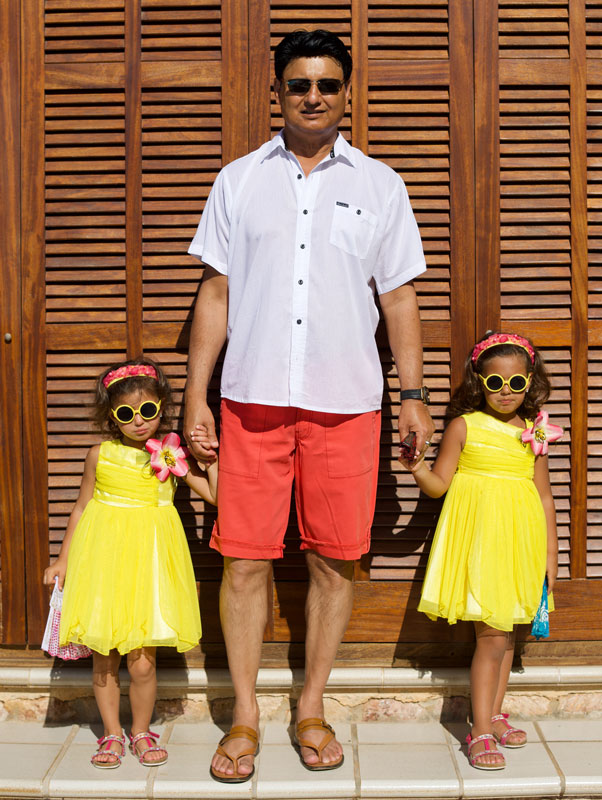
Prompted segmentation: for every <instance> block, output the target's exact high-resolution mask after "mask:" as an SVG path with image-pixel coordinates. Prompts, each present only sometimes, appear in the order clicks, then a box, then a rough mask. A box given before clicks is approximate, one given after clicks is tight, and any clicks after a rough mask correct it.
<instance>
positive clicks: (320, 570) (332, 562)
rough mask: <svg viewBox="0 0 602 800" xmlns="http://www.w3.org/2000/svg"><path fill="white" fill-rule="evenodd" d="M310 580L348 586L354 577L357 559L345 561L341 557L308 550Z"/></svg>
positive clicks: (328, 584) (333, 585) (334, 585)
mask: <svg viewBox="0 0 602 800" xmlns="http://www.w3.org/2000/svg"><path fill="white" fill-rule="evenodd" d="M305 558H306V561H307V568H308V570H309V577H310V580H311V581H313V582H315V583H319V584H323V585H326V586H331V587H332V588H336V587H339V586H346V585H347V584H348V583H350V582H351V581H352V579H353V565H354V564H355V561H344V560H342V559H339V558H328V557H327V556H321V555H320V554H319V553H316V552H315V550H307V551H306V553H305Z"/></svg>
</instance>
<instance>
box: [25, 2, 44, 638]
mask: <svg viewBox="0 0 602 800" xmlns="http://www.w3.org/2000/svg"><path fill="white" fill-rule="evenodd" d="M21 9H22V14H23V19H26V20H28V23H27V24H26V25H24V26H22V31H21V35H22V41H23V53H24V54H25V57H24V58H23V60H22V97H23V100H24V102H23V108H22V114H21V126H22V128H21V130H22V134H21V135H22V164H21V186H22V197H21V203H22V205H21V208H22V216H21V241H22V248H23V249H22V253H21V274H22V294H23V301H22V302H23V328H24V331H25V332H27V343H26V344H25V342H24V347H23V353H22V356H23V382H24V384H23V385H24V387H27V389H26V391H24V392H23V457H24V467H25V487H24V504H23V518H24V523H25V564H26V590H27V641H28V642H29V643H30V644H38V643H39V642H41V640H42V637H43V635H44V627H45V619H46V614H47V609H48V589H47V588H46V587H45V586H43V585H42V582H41V576H42V572H43V570H44V569H45V567H46V566H47V565H48V530H47V525H46V516H47V513H48V510H47V509H48V494H47V489H46V486H47V477H48V468H47V463H46V459H44V458H40V454H41V453H45V452H46V402H45V398H46V363H45V362H46V359H45V349H46V337H45V330H44V326H43V324H42V320H43V319H44V284H45V270H44V247H43V242H44V221H45V220H44V214H45V201H44V65H43V41H44V26H43V15H42V12H43V0H27V2H26V3H23V4H22V6H21Z"/></svg>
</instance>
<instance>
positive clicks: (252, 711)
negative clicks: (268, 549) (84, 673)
mask: <svg viewBox="0 0 602 800" xmlns="http://www.w3.org/2000/svg"><path fill="white" fill-rule="evenodd" d="M270 565H271V561H266V560H258V561H250V560H246V559H241V558H225V559H224V574H223V577H222V586H221V590H220V602H219V608H220V619H221V622H222V630H223V632H224V639H225V641H226V651H227V653H228V667H229V669H230V675H231V676H232V683H233V685H234V698H235V699H234V713H233V718H232V725H233V726H234V725H246V726H247V727H249V728H253V729H254V730H257V728H258V724H259V706H258V705H257V697H256V695H255V684H256V683H257V672H258V670H259V662H260V659H261V643H262V642H263V634H264V631H265V626H266V623H267V615H268V604H267V600H268V595H267V579H268V575H269V572H270ZM249 744H250V743H249V740H248V739H233V740H232V741H230V742H227V743H226V745H225V747H224V750H225V751H226V752H227V753H230V754H232V755H233V756H235V757H236V756H237V755H238V754H239V753H241V752H242V751H243V750H247V749H248V748H249ZM211 766H212V767H213V769H214V770H215V771H216V772H221V773H226V774H227V775H232V774H233V773H234V767H233V765H232V762H231V761H230V760H229V759H227V758H224V756H220V755H217V754H216V755H214V756H213V760H212V762H211ZM252 769H253V756H244V757H243V758H241V759H240V761H239V762H238V771H239V773H240V774H241V775H248V774H249V773H250V772H251V771H252Z"/></svg>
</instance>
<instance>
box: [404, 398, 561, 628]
mask: <svg viewBox="0 0 602 800" xmlns="http://www.w3.org/2000/svg"><path fill="white" fill-rule="evenodd" d="M465 419H466V423H467V439H466V443H465V446H464V449H463V451H462V455H461V457H460V463H459V466H458V471H457V472H456V474H455V475H454V478H453V480H452V483H451V485H450V488H449V489H448V492H447V495H446V498H445V502H444V504H443V509H442V511H441V516H440V518H439V522H438V525H437V530H436V532H435V537H434V539H433V545H432V548H431V554H430V557H429V562H428V567H427V572H426V576H425V580H424V584H423V588H422V596H421V599H420V603H419V605H418V610H419V611H423V612H424V613H426V614H427V615H428V616H429V617H431V618H432V619H435V618H437V617H443V618H445V619H447V620H448V622H450V623H452V624H453V623H455V622H456V621H457V620H473V621H481V622H484V623H486V624H487V625H489V626H491V627H492V628H496V629H498V630H502V631H510V630H512V628H513V627H514V625H517V624H521V623H530V622H531V621H532V620H533V618H534V616H535V613H536V611H537V608H538V606H539V602H540V599H541V595H542V589H543V582H544V577H545V570H546V555H547V529H546V520H545V514H544V510H543V505H542V503H541V499H540V497H539V492H538V491H537V488H536V486H535V484H534V483H533V466H534V456H533V452H532V451H531V449H530V448H526V447H525V446H524V445H523V444H522V442H521V441H520V429H517V428H516V427H514V426H511V425H509V424H507V423H505V422H501V421H500V420H497V419H495V418H493V417H490V416H489V415H488V414H484V413H482V412H475V413H474V414H470V415H466V416H465ZM549 602H550V610H553V599H552V597H551V596H550V597H549Z"/></svg>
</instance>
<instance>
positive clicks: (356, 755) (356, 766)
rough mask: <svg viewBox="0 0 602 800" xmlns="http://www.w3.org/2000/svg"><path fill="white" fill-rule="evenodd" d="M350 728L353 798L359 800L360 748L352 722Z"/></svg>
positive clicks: (360, 780) (360, 783) (355, 728)
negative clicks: (353, 784) (353, 783)
mask: <svg viewBox="0 0 602 800" xmlns="http://www.w3.org/2000/svg"><path fill="white" fill-rule="evenodd" d="M349 727H350V728H351V752H352V754H353V780H354V781H355V796H356V798H357V800H360V798H361V796H362V776H361V774H360V748H359V742H358V738H357V725H356V724H355V722H352V723H351V725H350V726H349Z"/></svg>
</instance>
